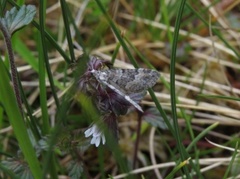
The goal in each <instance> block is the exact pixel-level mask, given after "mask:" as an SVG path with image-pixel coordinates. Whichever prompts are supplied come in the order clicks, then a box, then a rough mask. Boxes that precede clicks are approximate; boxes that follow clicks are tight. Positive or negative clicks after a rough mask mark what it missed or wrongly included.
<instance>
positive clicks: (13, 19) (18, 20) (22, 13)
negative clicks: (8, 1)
mask: <svg viewBox="0 0 240 179" xmlns="http://www.w3.org/2000/svg"><path fill="white" fill-rule="evenodd" d="M35 14H36V7H35V6H33V5H27V6H25V5H23V6H22V7H21V8H20V9H19V10H17V8H16V7H13V8H12V9H11V10H10V11H7V12H6V15H5V17H4V18H2V19H0V20H1V21H2V23H3V25H4V26H5V27H6V28H7V30H8V31H9V33H10V34H13V32H15V31H17V30H19V29H20V28H22V27H23V26H25V25H28V24H29V23H30V22H31V21H32V20H33V18H34V16H35Z"/></svg>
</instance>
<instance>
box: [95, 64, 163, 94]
mask: <svg viewBox="0 0 240 179" xmlns="http://www.w3.org/2000/svg"><path fill="white" fill-rule="evenodd" d="M100 72H101V74H105V76H104V79H105V81H106V82H107V83H108V84H111V85H113V86H114V87H116V88H118V89H119V90H120V91H122V92H123V93H124V94H131V93H138V92H142V91H146V90H147V89H148V88H151V87H152V86H154V85H155V84H156V82H157V80H158V78H159V77H160V74H159V73H158V72H157V71H155V70H150V69H145V68H139V69H109V70H101V71H100ZM98 77H99V78H101V75H98Z"/></svg>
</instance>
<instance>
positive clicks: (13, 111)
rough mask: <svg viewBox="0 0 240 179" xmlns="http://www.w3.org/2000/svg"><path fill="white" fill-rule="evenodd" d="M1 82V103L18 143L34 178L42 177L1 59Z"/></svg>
mask: <svg viewBox="0 0 240 179" xmlns="http://www.w3.org/2000/svg"><path fill="white" fill-rule="evenodd" d="M0 84H1V85H0V103H1V104H2V105H3V108H4V110H5V112H6V114H7V116H8V119H9V122H10V124H11V126H12V128H13V131H14V134H15V136H16V139H17V141H18V144H19V146H20V148H21V151H22V152H23V155H24V159H25V160H26V161H27V163H28V165H29V168H30V170H31V172H32V174H33V176H34V178H36V179H38V178H41V176H42V172H41V168H40V164H39V161H38V159H37V157H36V154H35V151H34V149H33V146H32V144H31V142H30V139H29V136H28V133H27V128H26V126H25V123H24V120H23V117H22V115H21V113H20V110H19V108H18V106H17V102H16V97H15V96H14V92H13V89H12V87H11V85H10V79H9V75H8V74H7V71H6V68H5V67H4V64H3V62H2V61H1V60H0Z"/></svg>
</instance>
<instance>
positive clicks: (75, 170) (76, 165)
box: [68, 161, 83, 179]
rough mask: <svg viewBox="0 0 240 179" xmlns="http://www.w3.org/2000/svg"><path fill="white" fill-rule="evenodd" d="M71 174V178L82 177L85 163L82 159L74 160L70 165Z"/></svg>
mask: <svg viewBox="0 0 240 179" xmlns="http://www.w3.org/2000/svg"><path fill="white" fill-rule="evenodd" d="M68 171H69V174H68V175H69V176H70V178H71V179H77V178H80V177H81V175H82V173H83V164H82V162H80V161H73V162H71V163H70V164H69V166H68Z"/></svg>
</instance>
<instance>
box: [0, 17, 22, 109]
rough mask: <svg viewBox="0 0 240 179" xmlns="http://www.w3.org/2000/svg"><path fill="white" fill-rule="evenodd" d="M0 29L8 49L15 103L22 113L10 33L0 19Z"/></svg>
mask: <svg viewBox="0 0 240 179" xmlns="http://www.w3.org/2000/svg"><path fill="white" fill-rule="evenodd" d="M0 30H1V31H2V33H3V36H4V40H5V44H6V47H7V51H8V56H9V60H10V66H11V77H12V83H13V89H14V93H15V96H16V99H17V104H18V107H19V109H20V111H21V113H22V114H23V109H22V100H21V95H20V91H19V86H18V72H17V68H16V66H15V63H14V54H13V49H12V42H11V34H10V33H9V32H8V30H7V29H6V27H5V26H4V25H3V24H2V22H1V21H0Z"/></svg>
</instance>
